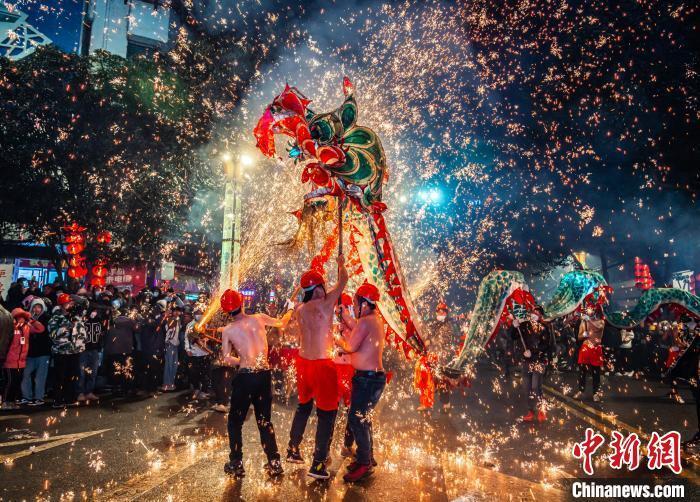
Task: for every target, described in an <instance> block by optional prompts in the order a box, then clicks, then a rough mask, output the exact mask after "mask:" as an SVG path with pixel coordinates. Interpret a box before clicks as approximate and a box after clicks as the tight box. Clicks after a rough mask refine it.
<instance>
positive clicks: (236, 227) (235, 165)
mask: <svg viewBox="0 0 700 502" xmlns="http://www.w3.org/2000/svg"><path fill="white" fill-rule="evenodd" d="M221 160H222V161H223V164H224V175H225V177H226V185H225V189H224V226H223V235H222V239H221V274H220V278H219V287H220V289H221V290H224V289H228V288H231V289H236V290H237V289H238V286H239V282H240V261H241V207H242V206H241V183H240V178H241V167H242V166H250V165H252V164H253V159H252V157H250V156H249V155H246V154H241V155H240V156H239V158H238V162H234V158H233V155H231V153H229V152H225V153H224V154H223V155H222V156H221Z"/></svg>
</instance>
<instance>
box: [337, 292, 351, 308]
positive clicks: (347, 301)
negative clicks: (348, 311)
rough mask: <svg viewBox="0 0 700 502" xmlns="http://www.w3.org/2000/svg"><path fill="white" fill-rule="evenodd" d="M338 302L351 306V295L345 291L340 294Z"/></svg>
mask: <svg viewBox="0 0 700 502" xmlns="http://www.w3.org/2000/svg"><path fill="white" fill-rule="evenodd" d="M340 303H341V304H342V305H345V306H346V307H352V296H350V295H349V294H347V293H343V294H342V295H340Z"/></svg>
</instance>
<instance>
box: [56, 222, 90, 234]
mask: <svg viewBox="0 0 700 502" xmlns="http://www.w3.org/2000/svg"><path fill="white" fill-rule="evenodd" d="M61 230H63V231H64V232H66V233H67V234H78V233H80V232H85V230H87V229H86V228H85V227H81V226H80V225H78V224H77V223H75V222H74V223H71V224H70V225H66V226H65V227H61Z"/></svg>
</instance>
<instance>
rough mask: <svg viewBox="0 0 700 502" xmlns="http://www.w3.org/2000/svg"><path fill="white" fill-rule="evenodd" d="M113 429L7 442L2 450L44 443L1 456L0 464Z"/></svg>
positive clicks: (0, 446) (2, 446)
mask: <svg viewBox="0 0 700 502" xmlns="http://www.w3.org/2000/svg"><path fill="white" fill-rule="evenodd" d="M111 430H112V429H99V430H96V431H86V432H77V433H75V434H62V435H60V436H50V437H40V438H32V439H19V440H17V441H6V442H4V443H0V448H7V447H10V446H18V445H23V444H32V443H44V444H42V445H39V446H36V447H31V448H27V449H25V450H20V451H17V452H14V453H10V454H8V455H0V463H11V462H14V461H15V460H17V459H18V458H22V457H27V456H29V455H33V454H34V453H39V452H41V451H46V450H49V449H51V448H56V447H57V446H62V445H64V444H67V443H74V442H75V441H78V440H80V439H85V438H88V437H90V436H96V435H97V434H103V433H105V432H108V431H111Z"/></svg>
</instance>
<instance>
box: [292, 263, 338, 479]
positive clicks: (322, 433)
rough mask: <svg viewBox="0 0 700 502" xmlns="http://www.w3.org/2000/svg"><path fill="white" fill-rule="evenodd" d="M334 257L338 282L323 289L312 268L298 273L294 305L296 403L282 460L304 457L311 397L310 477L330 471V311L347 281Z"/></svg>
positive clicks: (333, 388)
mask: <svg viewBox="0 0 700 502" xmlns="http://www.w3.org/2000/svg"><path fill="white" fill-rule="evenodd" d="M337 262H338V283H337V284H336V285H335V286H334V287H332V288H331V289H329V290H328V291H326V284H325V280H324V279H323V276H322V275H321V274H320V273H319V272H317V271H315V270H312V271H309V272H306V273H305V274H304V275H303V276H302V277H301V288H302V289H303V291H304V297H303V302H302V303H301V305H298V306H297V307H296V308H295V310H294V316H295V317H296V320H297V322H298V323H299V332H300V335H299V340H300V342H301V343H300V348H299V357H298V358H297V365H296V366H297V391H298V395H299V405H298V406H297V409H296V411H295V413H294V418H293V419H292V427H291V431H290V434H289V446H288V448H287V461H288V462H292V463H303V462H304V459H303V458H302V456H301V454H300V452H299V445H301V441H302V439H303V437H304V430H305V429H306V423H307V421H308V420H309V416H310V415H311V410H312V409H313V406H314V401H315V403H316V415H317V416H318V425H317V428H316V445H315V448H314V456H313V462H312V464H311V468H310V469H309V472H308V475H309V476H310V477H312V478H315V479H328V478H329V477H330V474H329V473H328V471H327V469H326V464H327V460H328V450H329V448H330V443H331V439H332V438H333V429H334V427H335V418H336V415H337V413H338V372H337V370H336V367H335V363H333V359H332V358H333V354H334V352H335V343H334V341H333V338H334V337H333V317H334V313H335V306H336V305H337V303H338V300H339V299H340V295H341V293H342V292H343V289H344V288H345V285H346V284H347V282H348V271H347V270H346V268H345V258H344V257H343V255H338V258H337Z"/></svg>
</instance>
